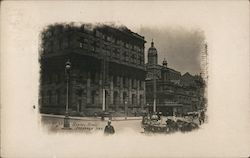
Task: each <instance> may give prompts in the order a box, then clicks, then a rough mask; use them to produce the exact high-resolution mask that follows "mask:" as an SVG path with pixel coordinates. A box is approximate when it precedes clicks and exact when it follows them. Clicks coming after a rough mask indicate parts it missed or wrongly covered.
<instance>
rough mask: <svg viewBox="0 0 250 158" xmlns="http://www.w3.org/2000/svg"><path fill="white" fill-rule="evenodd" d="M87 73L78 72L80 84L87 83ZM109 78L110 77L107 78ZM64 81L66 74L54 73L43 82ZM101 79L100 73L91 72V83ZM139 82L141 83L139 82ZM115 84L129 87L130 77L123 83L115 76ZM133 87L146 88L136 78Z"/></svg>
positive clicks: (133, 80) (77, 80)
mask: <svg viewBox="0 0 250 158" xmlns="http://www.w3.org/2000/svg"><path fill="white" fill-rule="evenodd" d="M84 74H85V75H81V74H78V77H77V78H76V82H77V83H80V84H87V73H84ZM107 80H108V79H107ZM62 81H64V75H62V74H53V75H48V76H46V77H44V78H43V81H42V84H52V83H56V84H60V83H61V82H62ZM99 81H100V74H99V73H91V74H90V83H94V84H99ZM137 82H139V83H137ZM113 84H114V86H116V87H119V86H123V87H125V88H128V87H129V79H128V78H127V77H123V80H122V83H121V78H120V77H117V76H114V78H113ZM131 86H132V88H134V89H136V88H137V87H139V88H140V89H143V88H144V82H143V81H140V80H139V81H138V80H136V79H132V85H131Z"/></svg>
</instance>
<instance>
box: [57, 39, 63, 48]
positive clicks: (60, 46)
mask: <svg viewBox="0 0 250 158" xmlns="http://www.w3.org/2000/svg"><path fill="white" fill-rule="evenodd" d="M62 43H63V41H62V39H61V38H60V39H59V40H58V48H59V50H61V49H62Z"/></svg>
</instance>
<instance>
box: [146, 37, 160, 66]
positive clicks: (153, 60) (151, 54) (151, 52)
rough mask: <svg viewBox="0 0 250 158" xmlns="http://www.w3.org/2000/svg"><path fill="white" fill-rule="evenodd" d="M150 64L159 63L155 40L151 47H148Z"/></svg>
mask: <svg viewBox="0 0 250 158" xmlns="http://www.w3.org/2000/svg"><path fill="white" fill-rule="evenodd" d="M148 64H149V65H157V64H158V57H157V49H156V48H155V47H154V41H153V40H152V42H151V47H150V48H149V49H148Z"/></svg>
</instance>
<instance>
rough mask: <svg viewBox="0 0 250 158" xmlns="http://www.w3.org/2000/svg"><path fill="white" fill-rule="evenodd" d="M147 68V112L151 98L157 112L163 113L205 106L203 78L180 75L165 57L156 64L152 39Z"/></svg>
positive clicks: (174, 113) (151, 104)
mask: <svg viewBox="0 0 250 158" xmlns="http://www.w3.org/2000/svg"><path fill="white" fill-rule="evenodd" d="M146 70H147V77H146V102H147V107H148V109H149V110H150V111H153V104H154V100H155V104H156V111H158V112H162V113H163V115H176V114H185V113H187V112H192V111H197V110H200V109H202V108H204V104H205V99H204V88H205V83H204V81H203V79H202V77H201V76H200V75H196V76H193V75H191V74H189V73H185V74H184V75H181V73H180V72H178V71H176V70H174V69H171V68H169V67H168V63H167V60H166V59H164V60H163V63H162V65H159V64H158V57H157V49H156V48H155V47H154V42H153V41H152V43H151V47H150V48H149V49H148V63H147V64H146Z"/></svg>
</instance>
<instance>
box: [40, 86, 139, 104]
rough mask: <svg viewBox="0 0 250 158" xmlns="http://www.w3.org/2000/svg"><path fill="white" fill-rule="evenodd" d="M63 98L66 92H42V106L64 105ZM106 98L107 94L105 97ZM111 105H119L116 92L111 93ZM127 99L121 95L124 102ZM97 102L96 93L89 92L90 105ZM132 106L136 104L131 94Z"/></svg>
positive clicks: (135, 97) (133, 95)
mask: <svg viewBox="0 0 250 158" xmlns="http://www.w3.org/2000/svg"><path fill="white" fill-rule="evenodd" d="M65 96H66V90H64V92H63V93H62V92H61V91H60V90H56V91H55V94H53V93H52V91H51V90H48V91H47V93H46V94H44V93H43V92H42V98H41V101H42V104H55V105H60V104H64V103H65ZM106 96H108V94H107V95H106ZM113 96H114V97H113V103H114V104H119V100H120V99H119V98H120V96H119V94H118V92H116V91H115V92H114V93H113ZM126 99H127V94H126V92H124V93H123V100H124V101H125V100H126ZM98 100H99V97H98V93H97V91H95V90H93V91H92V92H91V103H92V104H96V103H97V102H98ZM138 101H139V105H141V103H143V95H140V97H139V100H138ZM132 104H137V95H136V94H132Z"/></svg>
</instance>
